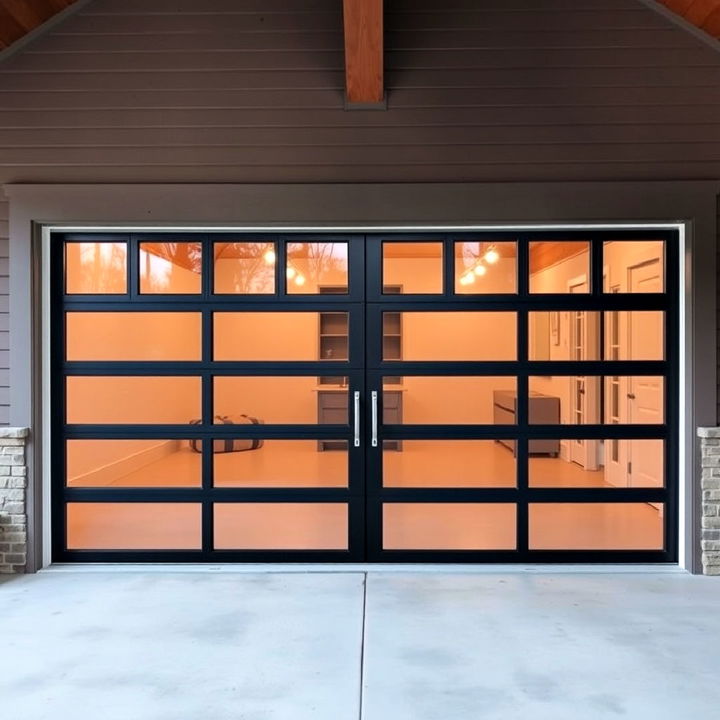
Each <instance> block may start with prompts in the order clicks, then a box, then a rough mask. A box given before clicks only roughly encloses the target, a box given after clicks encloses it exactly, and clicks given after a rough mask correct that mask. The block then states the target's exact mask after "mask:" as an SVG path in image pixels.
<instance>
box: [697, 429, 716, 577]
mask: <svg viewBox="0 0 720 720" xmlns="http://www.w3.org/2000/svg"><path fill="white" fill-rule="evenodd" d="M698 435H699V436H700V438H701V451H702V461H701V463H702V525H701V527H702V531H701V537H700V542H701V545H702V564H703V572H704V573H705V575H720V428H716V427H713V428H699V429H698Z"/></svg>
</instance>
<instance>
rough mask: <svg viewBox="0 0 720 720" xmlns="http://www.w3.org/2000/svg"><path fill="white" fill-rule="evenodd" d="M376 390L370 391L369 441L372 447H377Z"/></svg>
mask: <svg viewBox="0 0 720 720" xmlns="http://www.w3.org/2000/svg"><path fill="white" fill-rule="evenodd" d="M377 395H378V394H377V390H373V391H372V392H371V393H370V397H371V401H372V422H371V429H372V440H371V441H370V444H371V445H372V446H373V447H377V444H378V441H377V428H378V417H377V412H378V411H377Z"/></svg>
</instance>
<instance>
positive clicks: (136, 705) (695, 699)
mask: <svg viewBox="0 0 720 720" xmlns="http://www.w3.org/2000/svg"><path fill="white" fill-rule="evenodd" d="M718 667H720V579H711V578H701V577H693V576H690V575H686V574H682V573H650V572H648V573H628V572H622V573H619V572H618V573H616V572H607V573H600V572H586V573H583V572H579V573H573V574H571V573H567V572H539V571H534V572H522V571H514V572H503V571H500V570H497V571H488V570H487V569H485V570H483V571H481V572H468V571H463V572H457V573H454V572H447V571H443V572H438V573H428V572H412V571H411V572H400V571H377V572H369V573H365V572H362V571H361V570H358V571H347V572H344V571H342V572H312V571H310V572H297V571H295V572H277V571H274V572H268V573H263V572H256V571H252V572H248V571H242V570H239V569H221V570H219V571H215V572H210V571H208V570H204V569H197V570H193V569H192V568H187V569H172V568H170V569H165V570H163V571H159V570H157V569H142V568H133V569H122V570H119V571H115V570H110V571H108V570H102V569H93V570H72V569H58V570H51V571H49V572H44V573H40V574H38V575H35V576H23V577H5V578H3V579H2V581H0V716H1V717H3V718H8V719H10V718H13V719H17V720H40V719H43V720H45V719H47V720H50V719H52V720H65V718H68V719H70V718H72V719H73V720H77V719H78V718H92V719H93V720H201V719H202V720H226V719H227V720H230V719H232V720H286V719H287V720H306V719H310V718H313V719H314V720H315V719H317V720H358V718H365V719H366V720H460V719H462V720H465V719H466V718H467V719H468V720H478V719H482V720H484V719H486V718H487V719H488V720H514V719H515V718H518V719H519V718H528V719H530V720H596V719H600V718H602V719H605V718H622V717H625V718H632V719H633V720H635V719H637V720H644V719H645V718H649V719H652V720H665V719H667V720H670V719H671V718H672V719H673V720H678V719H680V718H685V717H695V716H698V717H709V718H712V717H720V683H718V679H717V678H718V676H717V672H718Z"/></svg>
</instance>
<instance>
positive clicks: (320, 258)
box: [288, 243, 347, 286]
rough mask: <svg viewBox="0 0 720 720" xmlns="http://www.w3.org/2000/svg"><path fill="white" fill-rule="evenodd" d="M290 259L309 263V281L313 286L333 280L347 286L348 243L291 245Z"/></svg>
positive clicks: (289, 247)
mask: <svg viewBox="0 0 720 720" xmlns="http://www.w3.org/2000/svg"><path fill="white" fill-rule="evenodd" d="M288 259H290V260H295V261H305V262H306V263H307V265H306V266H305V267H306V272H307V276H308V278H307V279H308V280H309V281H310V284H311V285H314V286H317V285H320V284H322V283H323V282H325V283H327V282H332V281H333V280H336V281H340V282H338V284H342V285H347V244H346V243H290V244H289V245H288Z"/></svg>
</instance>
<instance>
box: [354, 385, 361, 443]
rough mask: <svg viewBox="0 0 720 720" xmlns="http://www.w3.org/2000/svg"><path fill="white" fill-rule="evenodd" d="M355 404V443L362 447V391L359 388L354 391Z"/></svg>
mask: <svg viewBox="0 0 720 720" xmlns="http://www.w3.org/2000/svg"><path fill="white" fill-rule="evenodd" d="M353 406H354V412H355V436H354V441H353V445H354V446H355V447H360V393H359V392H358V391H357V390H356V391H355V392H354V393H353Z"/></svg>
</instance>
